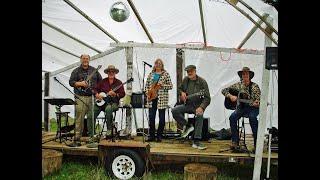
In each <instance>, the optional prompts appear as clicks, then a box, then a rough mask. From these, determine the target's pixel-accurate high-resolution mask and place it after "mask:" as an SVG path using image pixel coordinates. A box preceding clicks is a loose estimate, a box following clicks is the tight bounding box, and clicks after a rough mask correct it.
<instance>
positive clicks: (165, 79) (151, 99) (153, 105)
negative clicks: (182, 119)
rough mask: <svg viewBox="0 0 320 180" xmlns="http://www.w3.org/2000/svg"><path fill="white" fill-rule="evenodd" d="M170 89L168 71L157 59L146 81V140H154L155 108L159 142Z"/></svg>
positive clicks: (170, 83)
mask: <svg viewBox="0 0 320 180" xmlns="http://www.w3.org/2000/svg"><path fill="white" fill-rule="evenodd" d="M170 89H172V82H171V79H170V75H169V73H168V72H167V71H166V70H165V69H164V65H163V61H162V60H161V59H157V60H156V61H155V62H154V66H153V69H152V71H151V72H150V74H149V75H148V78H147V82H146V87H145V90H146V94H147V102H148V103H147V107H148V108H149V125H150V131H149V138H148V139H147V141H148V142H150V141H154V140H155V118H156V113H157V109H158V111H159V127H158V131H157V141H158V142H160V141H161V138H162V132H163V129H164V126H165V110H166V108H167V106H168V102H169V93H168V90H170Z"/></svg>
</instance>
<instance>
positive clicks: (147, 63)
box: [142, 61, 152, 67]
mask: <svg viewBox="0 0 320 180" xmlns="http://www.w3.org/2000/svg"><path fill="white" fill-rule="evenodd" d="M142 62H143V63H144V64H146V65H148V66H149V67H152V65H151V64H149V63H147V62H145V61H142Z"/></svg>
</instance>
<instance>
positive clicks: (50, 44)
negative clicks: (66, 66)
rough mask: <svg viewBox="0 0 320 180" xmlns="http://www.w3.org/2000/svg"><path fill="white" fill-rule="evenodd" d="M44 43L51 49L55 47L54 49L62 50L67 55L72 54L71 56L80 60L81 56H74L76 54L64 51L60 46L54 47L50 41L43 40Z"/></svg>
mask: <svg viewBox="0 0 320 180" xmlns="http://www.w3.org/2000/svg"><path fill="white" fill-rule="evenodd" d="M42 42H43V43H44V44H47V45H49V46H51V47H54V48H56V49H58V50H60V51H63V52H65V53H67V54H70V55H71V56H74V57H77V58H80V56H78V55H76V54H74V53H72V52H70V51H67V50H64V49H62V48H61V47H58V46H56V45H54V44H52V43H49V42H48V41H45V40H42Z"/></svg>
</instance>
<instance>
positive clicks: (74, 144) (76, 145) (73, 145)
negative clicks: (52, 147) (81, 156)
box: [69, 141, 81, 147]
mask: <svg viewBox="0 0 320 180" xmlns="http://www.w3.org/2000/svg"><path fill="white" fill-rule="evenodd" d="M69 146H70V147H79V146H81V143H80V142H77V141H73V142H72V143H71V144H69Z"/></svg>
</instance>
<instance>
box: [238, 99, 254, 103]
mask: <svg viewBox="0 0 320 180" xmlns="http://www.w3.org/2000/svg"><path fill="white" fill-rule="evenodd" d="M239 102H242V103H248V104H249V103H251V102H252V100H249V99H239Z"/></svg>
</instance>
